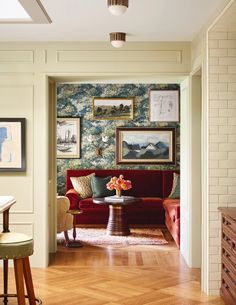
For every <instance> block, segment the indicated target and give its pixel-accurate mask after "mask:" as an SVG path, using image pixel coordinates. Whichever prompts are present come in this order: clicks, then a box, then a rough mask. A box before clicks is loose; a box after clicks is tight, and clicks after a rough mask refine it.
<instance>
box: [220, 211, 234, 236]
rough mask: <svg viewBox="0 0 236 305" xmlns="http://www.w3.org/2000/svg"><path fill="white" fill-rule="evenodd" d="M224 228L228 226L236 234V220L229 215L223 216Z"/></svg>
mask: <svg viewBox="0 0 236 305" xmlns="http://www.w3.org/2000/svg"><path fill="white" fill-rule="evenodd" d="M222 228H223V229H224V228H227V229H228V230H229V231H230V232H232V233H233V234H236V221H235V220H233V219H232V218H230V217H229V216H226V215H223V216H222Z"/></svg>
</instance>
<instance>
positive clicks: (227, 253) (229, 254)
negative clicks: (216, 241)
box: [222, 242, 236, 270]
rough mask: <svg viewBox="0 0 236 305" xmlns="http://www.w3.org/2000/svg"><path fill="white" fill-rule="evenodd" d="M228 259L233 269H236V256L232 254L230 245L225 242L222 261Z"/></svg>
mask: <svg viewBox="0 0 236 305" xmlns="http://www.w3.org/2000/svg"><path fill="white" fill-rule="evenodd" d="M223 260H227V261H228V262H229V263H230V265H231V266H232V269H233V270H236V257H235V255H233V254H232V252H231V251H230V250H229V249H228V245H227V246H225V245H224V242H223V248H222V261H223Z"/></svg>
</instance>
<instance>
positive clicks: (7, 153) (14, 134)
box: [0, 118, 26, 172]
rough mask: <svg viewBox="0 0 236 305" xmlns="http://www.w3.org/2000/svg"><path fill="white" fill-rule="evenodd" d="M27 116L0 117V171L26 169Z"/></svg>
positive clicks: (21, 170) (22, 170)
mask: <svg viewBox="0 0 236 305" xmlns="http://www.w3.org/2000/svg"><path fill="white" fill-rule="evenodd" d="M25 122H26V120H25V118H0V172H24V171H26V156H25Z"/></svg>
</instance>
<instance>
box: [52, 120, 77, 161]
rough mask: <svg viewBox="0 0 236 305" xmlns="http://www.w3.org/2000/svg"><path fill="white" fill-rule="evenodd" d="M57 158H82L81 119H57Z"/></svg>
mask: <svg viewBox="0 0 236 305" xmlns="http://www.w3.org/2000/svg"><path fill="white" fill-rule="evenodd" d="M57 158H80V118H57Z"/></svg>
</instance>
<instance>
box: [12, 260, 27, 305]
mask: <svg viewBox="0 0 236 305" xmlns="http://www.w3.org/2000/svg"><path fill="white" fill-rule="evenodd" d="M14 271H15V280H16V293H17V300H18V305H25V290H24V275H23V259H14Z"/></svg>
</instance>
